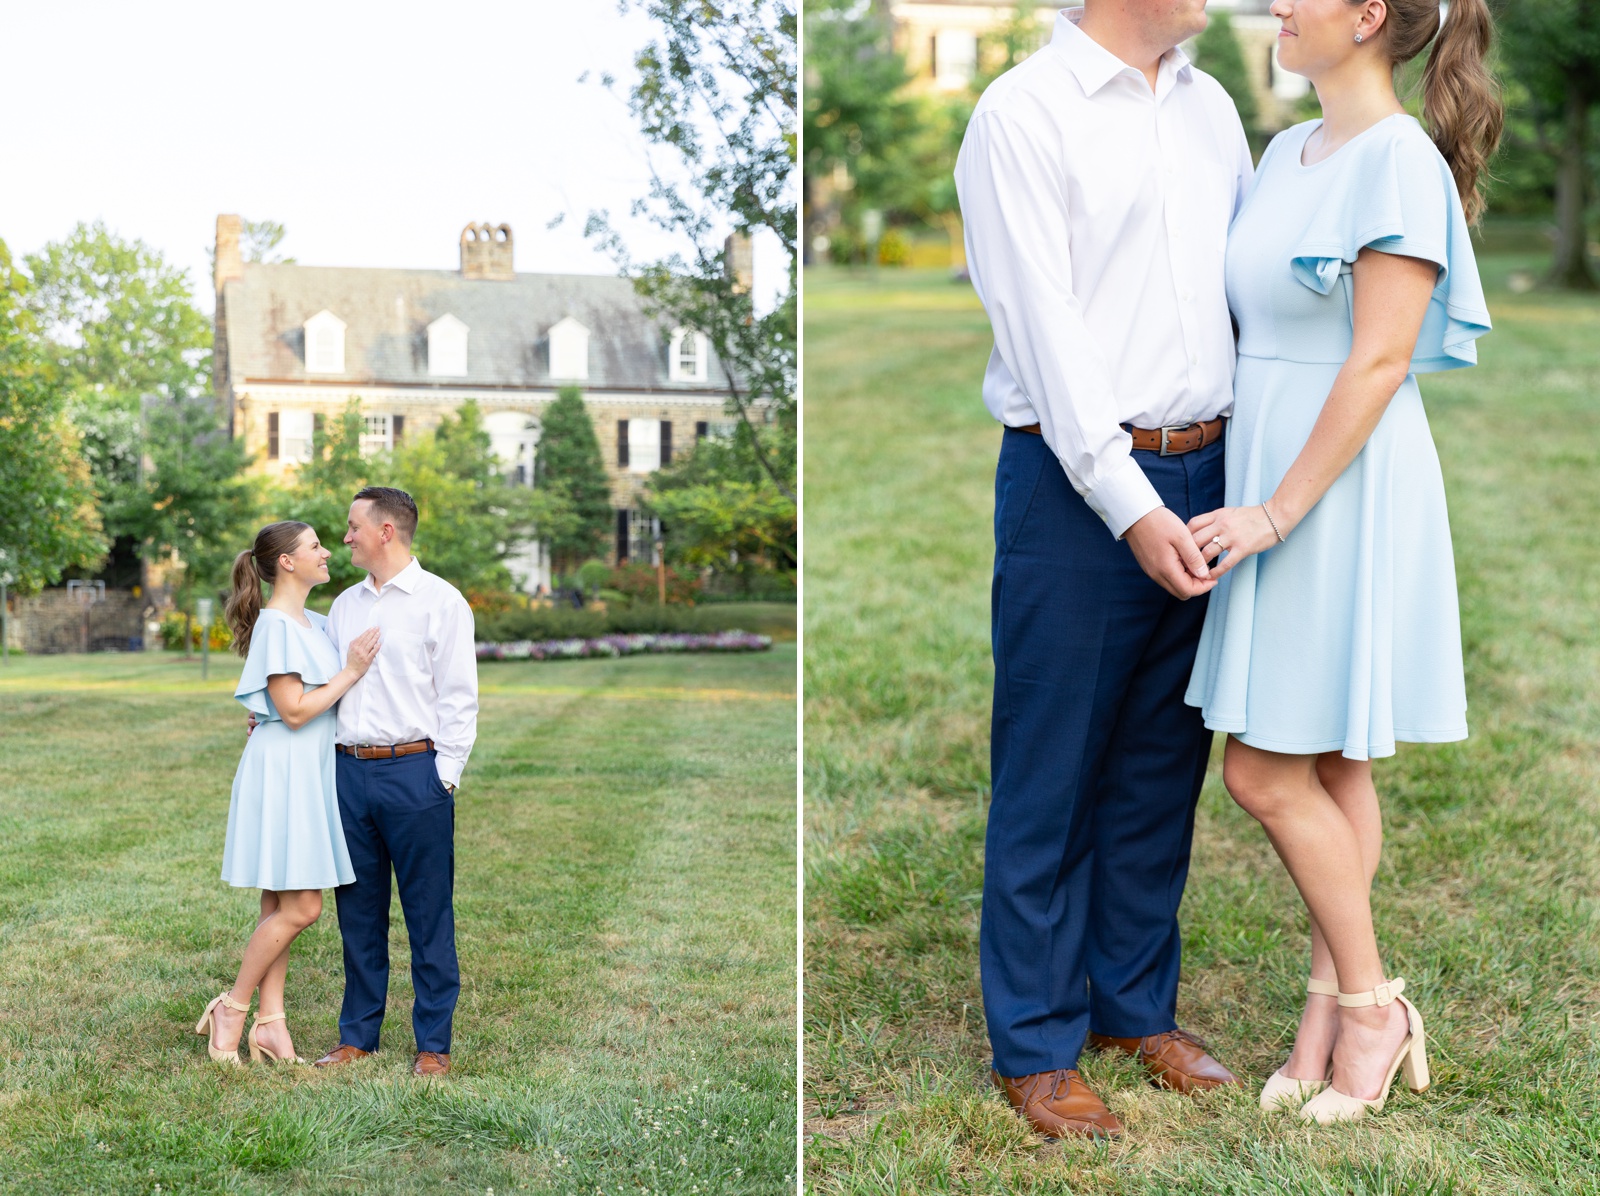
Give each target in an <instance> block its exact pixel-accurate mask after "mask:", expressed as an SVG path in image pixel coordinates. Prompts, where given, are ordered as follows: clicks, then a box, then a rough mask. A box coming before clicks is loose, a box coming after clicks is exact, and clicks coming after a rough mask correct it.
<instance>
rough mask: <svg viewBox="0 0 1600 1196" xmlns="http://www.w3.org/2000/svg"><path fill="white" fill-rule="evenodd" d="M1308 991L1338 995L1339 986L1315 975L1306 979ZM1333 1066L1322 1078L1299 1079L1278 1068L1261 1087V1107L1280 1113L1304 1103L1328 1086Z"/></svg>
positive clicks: (1320, 995) (1324, 995)
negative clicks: (1285, 1073)
mask: <svg viewBox="0 0 1600 1196" xmlns="http://www.w3.org/2000/svg"><path fill="white" fill-rule="evenodd" d="M1306 991H1307V992H1308V993H1315V994H1316V995H1317V996H1319V997H1337V996H1338V995H1339V986H1338V985H1337V984H1335V983H1334V982H1333V981H1332V980H1318V979H1317V978H1316V977H1315V976H1313V977H1312V978H1311V979H1309V980H1307V981H1306ZM1331 1067H1332V1065H1331V1064H1330V1071H1329V1075H1328V1077H1327V1078H1325V1079H1321V1080H1297V1079H1295V1078H1294V1077H1293V1076H1286V1075H1284V1074H1283V1068H1281V1067H1280V1068H1278V1070H1277V1071H1275V1072H1273V1073H1272V1074H1271V1075H1270V1076H1268V1077H1267V1082H1266V1083H1265V1084H1263V1085H1262V1087H1261V1108H1262V1109H1263V1110H1264V1111H1266V1112H1268V1113H1278V1112H1284V1111H1287V1110H1288V1109H1291V1108H1293V1107H1294V1106H1296V1105H1299V1104H1303V1103H1304V1102H1305V1101H1307V1100H1309V1099H1310V1098H1311V1097H1313V1096H1315V1095H1317V1093H1319V1092H1321V1091H1322V1090H1323V1089H1324V1088H1326V1087H1327V1086H1328V1084H1329V1082H1330V1081H1331V1080H1332V1078H1333V1077H1332V1070H1331Z"/></svg>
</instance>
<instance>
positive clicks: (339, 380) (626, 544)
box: [213, 215, 750, 589]
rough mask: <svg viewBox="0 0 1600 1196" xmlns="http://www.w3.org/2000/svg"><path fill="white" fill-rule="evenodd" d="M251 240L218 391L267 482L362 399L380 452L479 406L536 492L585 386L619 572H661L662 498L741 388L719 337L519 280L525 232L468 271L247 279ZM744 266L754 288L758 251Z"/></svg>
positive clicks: (598, 298) (276, 271)
mask: <svg viewBox="0 0 1600 1196" xmlns="http://www.w3.org/2000/svg"><path fill="white" fill-rule="evenodd" d="M240 233H241V221H240V218H239V217H238V216H231V215H224V216H219V217H218V218H217V242H216V268H215V281H216V291H217V297H216V317H215V319H216V338H215V355H214V374H213V385H214V388H215V391H216V394H217V397H218V398H219V400H220V401H221V402H222V404H223V406H224V409H225V410H226V412H227V416H228V424H229V428H230V430H231V431H232V433H233V435H235V436H239V437H242V438H243V439H244V446H245V449H246V450H247V451H248V452H249V453H251V454H252V455H253V456H254V458H255V464H254V466H253V469H254V470H256V471H258V472H263V473H266V474H268V475H271V476H282V475H284V474H286V473H288V472H290V471H292V470H293V469H294V468H295V467H296V466H297V465H298V464H299V463H301V462H303V461H306V460H308V459H309V457H310V454H311V445H312V438H313V436H314V435H315V432H316V430H317V429H318V428H319V427H320V426H321V425H322V423H323V421H325V420H326V419H328V418H330V417H335V418H336V417H337V416H338V415H339V414H340V413H341V412H342V411H343V410H344V408H345V406H346V404H347V403H348V402H349V400H350V399H351V398H355V399H357V400H359V402H360V404H361V411H362V415H363V417H364V419H365V435H364V436H363V438H362V448H363V451H367V452H378V451H382V450H385V449H390V448H393V447H394V446H395V445H397V444H400V443H402V442H404V440H405V439H406V437H408V436H416V435H418V434H421V433H425V432H427V431H429V430H430V429H432V428H433V427H435V426H436V425H437V424H438V423H439V421H440V419H441V417H442V416H444V415H445V414H447V413H449V412H452V411H454V410H456V409H457V408H458V407H460V405H461V404H463V403H465V402H466V401H468V400H469V399H470V400H476V402H477V404H478V406H479V408H480V409H481V410H482V412H483V414H484V426H485V429H486V430H487V431H488V433H489V436H490V438H491V440H492V442H493V446H494V451H495V453H496V455H497V456H498V457H499V459H500V461H501V463H502V465H503V467H504V469H505V471H506V473H507V474H508V475H509V476H510V477H512V478H513V479H514V480H515V481H516V482H518V483H519V484H524V485H532V484H533V462H534V457H535V455H536V454H537V452H538V444H539V423H540V416H541V413H542V412H543V411H544V409H545V407H546V406H548V405H549V404H550V403H551V402H552V401H553V400H554V399H555V397H556V392H557V391H558V390H559V389H560V388H562V387H564V386H569V385H570V386H578V387H580V388H581V389H582V390H583V397H584V402H585V404H586V405H587V407H588V409H589V413H590V415H591V417H592V418H593V420H594V424H595V432H596V434H597V435H598V438H599V441H600V449H601V455H602V459H603V460H604V462H605V466H606V471H607V475H608V477H609V479H610V482H611V497H612V506H613V509H614V511H615V513H616V525H615V534H614V537H613V545H612V549H611V558H612V560H613V562H615V561H619V560H630V559H641V558H642V559H644V560H648V559H649V558H650V552H651V544H652V541H653V539H654V529H653V528H652V527H651V526H650V525H649V521H648V520H647V519H645V518H644V517H643V516H642V515H641V513H640V511H639V509H638V495H639V492H640V490H641V489H642V487H643V484H644V482H645V480H646V479H647V477H648V476H649V474H650V473H651V472H653V471H654V470H656V469H657V468H659V467H660V466H661V465H664V464H666V463H668V462H669V461H670V460H671V458H672V454H673V452H674V451H675V450H676V451H681V450H682V449H683V448H684V447H685V446H686V445H687V444H689V443H692V442H693V441H694V440H695V439H698V438H700V437H703V436H706V435H717V434H721V433H722V432H724V431H726V429H727V428H728V426H729V419H728V417H727V416H726V415H725V414H724V404H725V402H726V396H727V376H726V374H725V372H724V371H723V368H722V366H721V363H720V362H718V361H717V360H716V357H715V355H714V354H713V353H712V352H711V349H710V346H709V345H708V344H707V342H706V338H705V336H704V335H703V334H700V333H697V332H695V331H693V330H692V329H684V328H674V327H669V326H667V325H666V324H664V323H662V322H660V321H658V320H654V319H651V318H650V317H648V316H647V315H646V314H645V312H644V309H643V304H642V302H641V300H640V299H639V297H638V296H637V295H636V294H635V293H634V290H633V284H632V283H631V282H630V281H629V280H628V279H626V278H617V277H605V276H593V275H581V274H519V273H517V272H516V271H515V269H514V266H513V258H512V254H513V245H514V242H513V239H512V234H511V229H510V227H509V226H508V225H504V224H502V225H499V226H496V227H491V226H489V225H487V224H481V225H474V224H469V225H467V227H466V228H465V229H463V230H462V232H461V237H460V248H461V267H460V269H459V270H458V271H452V270H390V269H365V268H353V267H327V266H301V265H284V264H265V263H260V262H246V261H244V260H242V258H241V254H240V249H239V238H240ZM730 249H732V250H733V252H730V254H729V259H730V261H733V262H734V263H735V266H734V268H735V269H736V270H738V271H739V273H740V278H741V281H743V282H744V283H745V285H748V284H749V272H750V255H749V249H748V243H740V244H737V245H734V246H730ZM508 564H510V566H511V568H512V572H513V573H514V574H515V575H517V576H518V578H519V581H521V582H522V583H523V584H525V585H527V586H528V587H529V588H530V589H531V588H534V587H536V586H537V585H539V584H541V583H545V584H547V583H548V582H549V580H550V576H549V562H548V558H547V556H546V555H545V554H544V553H543V552H542V550H541V548H540V546H538V545H530V546H528V547H527V548H526V549H525V550H524V551H523V552H522V553H521V554H520V555H518V556H516V557H514V558H513V559H512V560H510V561H509V562H508Z"/></svg>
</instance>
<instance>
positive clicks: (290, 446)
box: [278, 409, 317, 465]
mask: <svg viewBox="0 0 1600 1196" xmlns="http://www.w3.org/2000/svg"><path fill="white" fill-rule="evenodd" d="M316 426H317V422H316V416H315V414H314V413H313V412H311V411H303V410H302V411H296V410H294V409H289V410H286V411H279V412H278V460H280V461H288V462H291V463H292V464H295V465H303V464H305V462H307V461H309V460H311V454H312V452H313V445H312V440H313V436H314V434H315V432H316Z"/></svg>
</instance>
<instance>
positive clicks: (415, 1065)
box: [411, 1051, 450, 1076]
mask: <svg viewBox="0 0 1600 1196" xmlns="http://www.w3.org/2000/svg"><path fill="white" fill-rule="evenodd" d="M411 1074H412V1075H414V1076H447V1075H449V1074H450V1056H449V1055H443V1054H440V1053H439V1052H438V1051H418V1052H417V1057H416V1058H415V1059H413V1060H412V1061H411Z"/></svg>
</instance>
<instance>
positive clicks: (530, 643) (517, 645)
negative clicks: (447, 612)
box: [477, 631, 772, 660]
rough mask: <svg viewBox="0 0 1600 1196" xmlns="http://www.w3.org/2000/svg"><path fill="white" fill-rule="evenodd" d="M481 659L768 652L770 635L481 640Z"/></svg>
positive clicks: (733, 633) (724, 633)
mask: <svg viewBox="0 0 1600 1196" xmlns="http://www.w3.org/2000/svg"><path fill="white" fill-rule="evenodd" d="M477 647H478V659H479V660H581V659H583V658H585V657H591V656H636V655H638V654H640V653H643V652H765V651H766V650H767V649H768V648H770V647H772V637H771V636H770V635H752V634H750V632H748V631H716V632H711V633H708V634H705V635H687V634H677V633H672V634H663V635H603V636H601V637H599V638H598V639H574V640H516V641H513V642H512V643H509V644H479V645H478V646H477Z"/></svg>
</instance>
